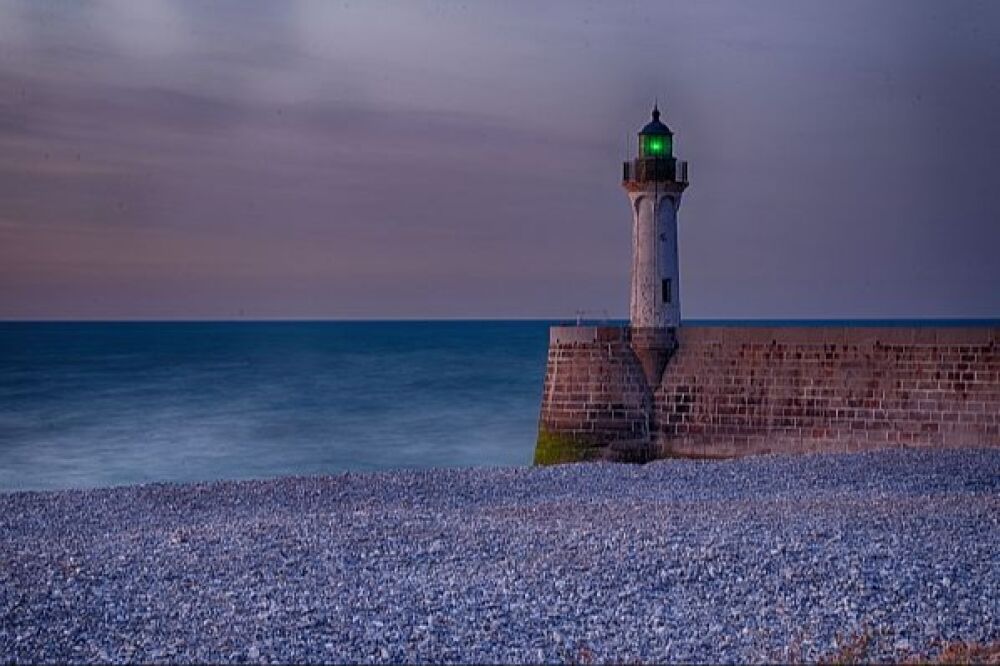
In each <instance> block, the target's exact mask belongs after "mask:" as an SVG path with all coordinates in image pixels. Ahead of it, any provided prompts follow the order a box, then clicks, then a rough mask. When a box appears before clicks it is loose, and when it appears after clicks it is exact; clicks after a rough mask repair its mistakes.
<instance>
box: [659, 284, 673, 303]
mask: <svg viewBox="0 0 1000 666" xmlns="http://www.w3.org/2000/svg"><path fill="white" fill-rule="evenodd" d="M662 291H663V293H662V296H663V302H664V303H670V302H671V301H672V298H671V297H672V296H673V294H671V289H670V280H664V281H663V283H662Z"/></svg>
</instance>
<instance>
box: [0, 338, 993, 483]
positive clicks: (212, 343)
mask: <svg viewBox="0 0 1000 666" xmlns="http://www.w3.org/2000/svg"><path fill="white" fill-rule="evenodd" d="M554 323H566V322H554V321H539V320H534V321H523V320H515V321H495V320H491V321H369V322H363V321H316V322H290V321H289V322H99V323H98V322H88V323H70V322H9V323H0V492H4V491H16V490H51V489H68V488H93V487H102V486H113V485H123V484H137V483H150V482H182V483H187V482H198V481H210V480H217V479H251V478H268V477H275V476H284V475H317V474H333V473H338V472H344V471H371V470H386V469H400V468H425V467H469V466H519V465H529V464H530V463H531V459H532V455H533V452H534V445H535V436H536V431H537V424H538V409H539V406H540V401H541V392H542V381H543V378H544V373H545V361H546V353H547V346H548V329H549V326H551V325H552V324H554ZM691 323H695V324H702V325H704V324H706V323H722V324H731V323H737V322H732V321H720V320H715V321H713V322H691ZM738 323H741V324H743V325H746V324H747V322H738ZM754 323H755V324H757V325H767V326H774V325H782V324H783V323H788V322H781V321H769V320H760V321H757V322H754ZM794 323H796V324H798V325H801V324H802V322H794ZM810 323H812V324H815V325H823V324H834V323H838V324H839V323H845V322H842V321H834V320H829V321H819V320H814V321H812V322H810ZM854 323H858V322H854ZM864 323H866V324H871V325H913V324H914V323H915V322H913V321H896V320H894V321H889V322H881V321H867V322H864ZM917 323H919V322H917ZM933 323H935V325H942V322H933ZM951 323H954V324H956V325H960V324H966V325H967V324H970V323H980V322H971V321H960V322H951ZM945 324H947V322H945Z"/></svg>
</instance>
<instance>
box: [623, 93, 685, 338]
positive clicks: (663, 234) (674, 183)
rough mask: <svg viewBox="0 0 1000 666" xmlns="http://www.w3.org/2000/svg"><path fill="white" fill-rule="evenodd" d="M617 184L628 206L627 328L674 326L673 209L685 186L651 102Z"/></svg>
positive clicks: (669, 135)
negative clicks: (631, 156)
mask: <svg viewBox="0 0 1000 666" xmlns="http://www.w3.org/2000/svg"><path fill="white" fill-rule="evenodd" d="M622 186H623V187H624V188H625V191H626V192H627V193H628V198H629V203H630V204H631V208H632V286H631V294H630V299H629V321H630V323H631V325H632V328H636V329H647V328H654V329H659V328H676V327H677V326H679V325H680V323H681V299H680V284H679V280H680V271H679V266H678V262H677V210H678V209H679V208H680V205H681V195H682V194H683V192H684V189H685V188H686V187H687V162H681V161H678V160H677V159H676V158H675V157H674V135H673V132H671V131H670V128H669V127H667V126H666V125H665V124H664V123H663V122H662V121H661V120H660V109H659V108H658V106H654V107H653V119H652V120H651V121H650V122H649V123H647V124H646V126H645V127H643V128H642V129H641V130H640V131H639V156H638V157H636V158H635V159H633V160H631V161H628V162H625V164H624V169H623V175H622Z"/></svg>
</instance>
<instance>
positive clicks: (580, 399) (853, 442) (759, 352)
mask: <svg viewBox="0 0 1000 666" xmlns="http://www.w3.org/2000/svg"><path fill="white" fill-rule="evenodd" d="M677 338H678V339H677V343H678V346H677V348H676V350H675V351H674V352H673V354H672V355H671V356H670V358H669V360H668V361H667V362H666V366H665V368H664V370H663V374H662V378H661V379H660V381H659V383H658V385H657V386H655V387H652V388H651V387H650V386H649V384H648V383H647V381H646V379H645V377H644V375H643V367H642V364H641V363H640V362H639V360H638V358H637V356H636V354H635V352H634V351H633V349H632V346H633V345H632V341H631V340H630V333H629V331H628V330H627V329H622V328H586V327H556V328H554V329H553V333H552V338H551V341H550V347H549V360H548V369H547V373H546V379H545V394H544V397H543V404H542V414H541V419H540V424H539V447H538V449H537V450H536V462H561V461H568V460H573V459H594V458H605V459H611V460H626V459H648V458H652V457H669V456H705V457H730V456H742V455H748V454H755V453H799V452H811V451H831V452H832V451H858V450H864V449H873V448H884V447H892V446H925V447H957V446H1000V328H998V327H993V328H990V327H976V328H972V327H961V328H956V327H912V328H905V327H899V328H897V327H890V328H874V327H871V328H870V327H827V328H821V327H790V328H773V329H772V328H758V327H740V326H733V327H721V326H720V327H714V326H712V327H681V328H680V329H679V330H678V334H677ZM543 441H544V442H547V443H549V444H552V446H549V447H548V450H551V451H555V452H556V454H557V455H549V456H548V457H546V456H545V455H543V456H541V458H539V456H538V453H539V452H542V451H543V448H545V447H543ZM553 443H554V444H553Z"/></svg>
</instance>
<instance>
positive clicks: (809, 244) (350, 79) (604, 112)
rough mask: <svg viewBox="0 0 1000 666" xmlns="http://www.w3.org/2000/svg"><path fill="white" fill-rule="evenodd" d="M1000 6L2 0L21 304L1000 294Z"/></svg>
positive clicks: (247, 308) (446, 309) (404, 311)
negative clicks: (649, 241) (648, 247)
mask: <svg viewBox="0 0 1000 666" xmlns="http://www.w3.org/2000/svg"><path fill="white" fill-rule="evenodd" d="M997 26H1000V3H998V2H992V1H990V0H986V1H983V2H973V1H967V0H962V1H957V2H949V3H943V2H940V1H938V0H933V1H924V0H896V1H885V2H868V1H865V2H856V1H853V0H842V1H838V2H829V0H817V1H803V0H787V1H783V2H768V1H757V2H752V3H748V2H745V1H744V0H736V1H733V2H698V3H692V2H663V1H651V2H630V1H628V0H621V1H615V2H610V1H608V2H600V3H588V2H583V1H575V0H574V1H573V2H559V1H553V2H545V3H537V2H528V1H526V2H488V3H487V2H474V1H468V2H444V1H440V2H419V1H416V0H407V1H405V2H398V3H389V2H378V1H376V0H363V1H362V0H356V1H352V2H335V1H333V0H316V1H305V0H303V1H296V0H282V1H280V2H278V1H268V2H264V1H262V0H225V1H208V0H89V1H86V2H84V1H79V2H69V1H55V0H23V1H20V0H0V318H2V319H230V318H247V319H265V318H309V319H314V318H439V317H444V318H479V317H486V318H504V317H542V318H550V317H551V318H569V317H573V316H574V314H575V313H576V312H578V311H584V312H585V313H588V314H589V315H591V316H605V315H606V316H609V317H624V316H626V314H627V311H628V302H627V299H628V273H629V262H630V243H631V240H630V233H631V230H630V224H631V219H630V213H629V208H628V203H627V198H626V196H625V193H624V191H623V190H622V189H621V185H620V182H619V181H620V176H621V162H622V160H623V159H625V158H626V148H627V142H628V140H629V137H632V138H631V142H632V146H634V145H635V139H634V135H635V132H637V131H638V129H639V128H640V127H641V126H642V125H643V124H645V123H646V122H647V121H648V119H649V112H650V108H651V106H652V103H653V101H654V99H658V100H659V103H660V108H661V109H662V111H663V119H664V120H665V121H666V122H667V124H668V125H670V127H671V128H672V129H673V131H674V133H675V146H676V151H675V152H676V154H677V155H678V157H680V158H681V159H685V160H687V161H688V162H689V164H690V166H689V169H690V180H691V184H690V186H689V188H688V190H687V192H686V193H685V194H684V200H683V203H682V205H681V209H680V215H679V219H680V232H679V233H680V262H681V284H680V298H681V304H682V309H683V316H684V317H685V318H688V319H705V318H817V317H818V318H841V317H844V318H850V317H874V318H894V317H997V316H1000V39H997Z"/></svg>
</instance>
